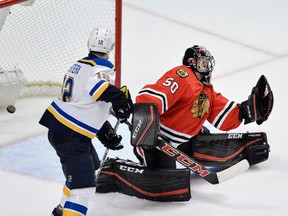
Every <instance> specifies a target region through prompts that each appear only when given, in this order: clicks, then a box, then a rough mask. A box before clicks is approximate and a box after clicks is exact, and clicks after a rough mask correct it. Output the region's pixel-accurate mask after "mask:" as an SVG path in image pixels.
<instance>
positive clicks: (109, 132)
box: [97, 121, 123, 150]
mask: <svg viewBox="0 0 288 216" xmlns="http://www.w3.org/2000/svg"><path fill="white" fill-rule="evenodd" d="M97 137H98V139H99V140H100V142H101V143H102V144H103V145H104V146H105V147H106V148H108V149H111V150H120V149H123V145H122V144H121V140H122V136H121V135H117V134H116V132H115V130H114V129H113V128H112V126H111V124H110V122H108V121H106V122H105V123H104V124H103V126H102V127H101V129H100V130H99V132H98V133H97Z"/></svg>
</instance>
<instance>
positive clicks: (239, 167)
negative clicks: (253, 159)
mask: <svg viewBox="0 0 288 216" xmlns="http://www.w3.org/2000/svg"><path fill="white" fill-rule="evenodd" d="M248 169H249V162H248V161H247V160H246V159H244V160H241V161H240V162H238V163H237V164H235V165H233V166H231V167H229V168H227V169H225V170H222V171H220V172H217V177H218V181H219V183H222V182H224V181H227V180H228V179H230V178H233V177H234V176H237V175H239V174H241V173H243V172H245V171H246V170H248Z"/></svg>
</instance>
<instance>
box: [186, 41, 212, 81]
mask: <svg viewBox="0 0 288 216" xmlns="http://www.w3.org/2000/svg"><path fill="white" fill-rule="evenodd" d="M183 65H185V66H188V67H190V68H191V69H192V70H193V72H194V73H195V74H196V76H197V78H198V80H199V81H200V82H202V83H203V84H204V85H207V86H209V85H210V84H211V75H212V71H213V69H214V65H215V60H214V58H213V56H212V55H211V53H210V52H209V51H208V50H207V49H206V48H205V47H203V46H198V45H194V46H193V47H190V48H188V49H187V50H186V51H185V54H184V57H183Z"/></svg>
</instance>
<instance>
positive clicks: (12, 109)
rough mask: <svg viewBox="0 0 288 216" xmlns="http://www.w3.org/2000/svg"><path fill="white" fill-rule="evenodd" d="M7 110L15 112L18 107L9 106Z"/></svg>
mask: <svg viewBox="0 0 288 216" xmlns="http://www.w3.org/2000/svg"><path fill="white" fill-rule="evenodd" d="M7 111H8V112H9V113H14V112H15V111H16V108H15V107H14V106H13V105H9V106H7Z"/></svg>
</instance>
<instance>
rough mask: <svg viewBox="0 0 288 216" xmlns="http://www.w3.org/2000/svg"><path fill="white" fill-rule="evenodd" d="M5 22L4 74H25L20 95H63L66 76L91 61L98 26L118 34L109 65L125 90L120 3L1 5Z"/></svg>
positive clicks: (0, 42) (18, 0)
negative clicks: (79, 63) (75, 66)
mask: <svg viewBox="0 0 288 216" xmlns="http://www.w3.org/2000/svg"><path fill="white" fill-rule="evenodd" d="M7 10H8V11H9V13H7ZM1 20H2V23H3V26H2V29H1V27H0V30H1V32H0V36H1V37H0V47H1V50H0V73H1V71H2V72H3V71H5V72H6V73H7V71H9V72H13V71H19V70H21V71H22V72H23V74H24V76H25V79H26V82H25V83H26V85H25V88H24V91H22V93H21V96H34V95H37V96H39V95H59V94H60V93H61V91H60V89H61V84H62V81H63V74H64V73H65V72H66V71H67V70H68V69H69V67H70V66H71V65H72V64H73V63H74V62H75V61H77V60H78V59H80V58H83V57H85V56H87V54H88V48H87V41H88V36H89V34H90V32H91V30H92V29H93V28H94V27H95V26H102V27H108V28H110V29H111V30H112V31H113V32H114V33H115V49H114V50H113V51H112V52H111V54H110V61H112V62H113V63H114V64H115V68H116V71H117V75H116V83H115V85H116V86H118V87H119V86H120V85H121V34H122V32H121V22H122V0H97V1H96V0H85V1H82V0H61V1H59V0H32V1H31V0H30V1H27V0H26V1H25V0H0V21H1ZM4 21H5V22H4ZM0 85H1V76H0ZM5 85H6V84H5ZM6 86H7V85H6ZM2 93H3V92H2ZM2 93H1V92H0V94H2ZM0 105H1V97H0Z"/></svg>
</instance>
